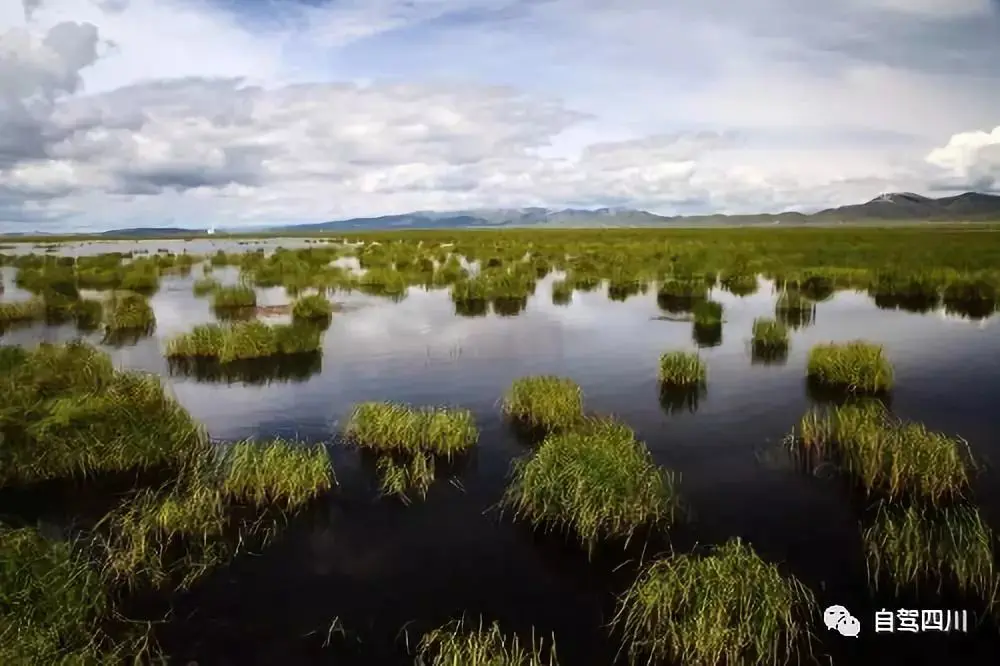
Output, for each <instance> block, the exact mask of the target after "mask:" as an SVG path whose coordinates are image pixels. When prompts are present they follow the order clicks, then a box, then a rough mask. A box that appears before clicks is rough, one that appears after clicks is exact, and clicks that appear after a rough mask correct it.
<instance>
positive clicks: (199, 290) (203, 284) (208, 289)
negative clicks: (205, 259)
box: [191, 265, 222, 296]
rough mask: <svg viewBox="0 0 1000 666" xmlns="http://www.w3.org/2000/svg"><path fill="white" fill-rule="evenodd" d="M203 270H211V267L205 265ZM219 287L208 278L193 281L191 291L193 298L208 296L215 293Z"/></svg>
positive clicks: (218, 284) (220, 285) (217, 283)
mask: <svg viewBox="0 0 1000 666" xmlns="http://www.w3.org/2000/svg"><path fill="white" fill-rule="evenodd" d="M205 268H206V269H208V270H211V266H209V265H206V266H205ZM220 287H222V284H221V283H220V282H219V281H218V280H216V279H214V278H210V277H204V278H201V279H198V280H195V281H194V285H193V286H192V288H191V291H192V293H194V295H195V296H208V295H209V294H212V293H215V291H216V290H217V289H219V288H220Z"/></svg>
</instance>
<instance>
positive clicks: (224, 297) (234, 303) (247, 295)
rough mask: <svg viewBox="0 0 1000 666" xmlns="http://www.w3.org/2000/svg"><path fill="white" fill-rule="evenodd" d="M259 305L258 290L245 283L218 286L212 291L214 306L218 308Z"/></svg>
mask: <svg viewBox="0 0 1000 666" xmlns="http://www.w3.org/2000/svg"><path fill="white" fill-rule="evenodd" d="M256 306H257V292H256V291H254V289H253V287H251V286H249V285H245V284H240V285H234V286H229V287H218V288H216V289H215V290H214V291H213V292H212V307H213V308H214V309H216V310H227V309H237V308H253V307H256Z"/></svg>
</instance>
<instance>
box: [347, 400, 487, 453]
mask: <svg viewBox="0 0 1000 666" xmlns="http://www.w3.org/2000/svg"><path fill="white" fill-rule="evenodd" d="M344 436H345V437H346V438H347V439H349V440H350V441H352V442H353V443H355V444H356V445H357V446H360V447H363V448H368V449H373V450H375V451H380V452H393V451H399V452H405V453H410V454H415V453H421V452H423V453H431V454H434V455H438V456H441V457H444V458H448V459H450V458H452V457H453V456H456V455H458V454H460V453H463V452H464V451H466V450H468V449H469V448H470V447H472V446H473V445H474V444H475V443H476V441H477V440H478V438H479V430H478V429H477V428H476V421H475V418H474V417H473V416H472V412H470V411H469V410H467V409H457V408H445V407H411V406H409V405H403V404H399V403H392V402H364V403H361V404H359V405H356V406H355V408H354V410H353V411H352V412H351V415H350V417H349V418H348V421H347V425H346V426H345V428H344Z"/></svg>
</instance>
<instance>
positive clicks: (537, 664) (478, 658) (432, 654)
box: [416, 619, 559, 666]
mask: <svg viewBox="0 0 1000 666" xmlns="http://www.w3.org/2000/svg"><path fill="white" fill-rule="evenodd" d="M416 663H417V665H418V666H558V663H559V662H558V659H557V656H556V646H555V638H554V637H553V639H552V641H551V643H550V645H549V646H546V645H545V641H542V640H537V641H536V640H535V638H534V637H532V640H531V642H530V643H529V644H527V645H525V644H522V643H521V641H520V639H518V637H517V636H516V635H515V636H512V637H508V636H505V635H504V634H503V632H502V631H501V630H500V625H499V624H497V623H495V622H494V623H493V624H492V625H490V626H489V627H488V628H487V627H484V625H483V621H482V619H480V621H479V628H478V629H467V628H466V627H465V624H464V619H463V620H458V621H455V622H450V623H448V624H446V625H444V626H442V627H439V628H437V629H434V630H432V631H430V632H428V633H426V634H424V635H423V637H422V638H421V639H420V643H419V644H418V646H417V660H416Z"/></svg>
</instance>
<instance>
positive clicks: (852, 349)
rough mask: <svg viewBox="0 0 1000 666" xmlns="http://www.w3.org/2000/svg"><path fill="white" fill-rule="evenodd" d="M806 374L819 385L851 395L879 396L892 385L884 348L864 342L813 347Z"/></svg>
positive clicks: (889, 367)
mask: <svg viewBox="0 0 1000 666" xmlns="http://www.w3.org/2000/svg"><path fill="white" fill-rule="evenodd" d="M806 374H807V376H808V377H809V379H810V380H811V381H814V382H816V383H818V384H820V385H824V386H830V387H836V388H842V389H846V390H847V391H850V392H852V393H880V392H883V391H888V390H889V389H890V388H892V383H893V369H892V364H891V363H890V362H889V359H888V358H887V357H886V355H885V351H884V350H883V348H882V346H881V345H876V344H872V343H870V342H865V341H864V340H854V341H851V342H846V343H842V344H838V343H834V342H831V343H829V344H819V345H816V346H814V347H813V348H812V349H810V350H809V361H808V364H807V367H806Z"/></svg>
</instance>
